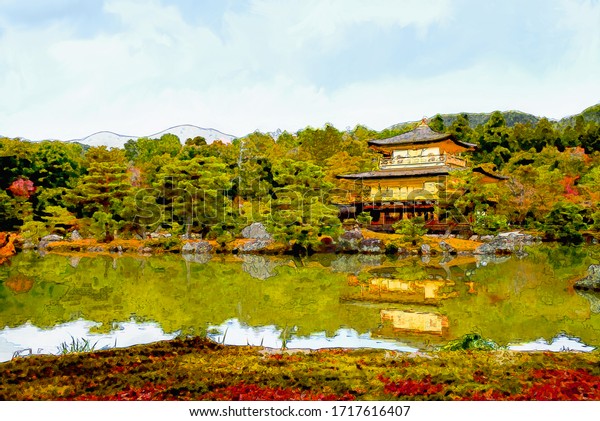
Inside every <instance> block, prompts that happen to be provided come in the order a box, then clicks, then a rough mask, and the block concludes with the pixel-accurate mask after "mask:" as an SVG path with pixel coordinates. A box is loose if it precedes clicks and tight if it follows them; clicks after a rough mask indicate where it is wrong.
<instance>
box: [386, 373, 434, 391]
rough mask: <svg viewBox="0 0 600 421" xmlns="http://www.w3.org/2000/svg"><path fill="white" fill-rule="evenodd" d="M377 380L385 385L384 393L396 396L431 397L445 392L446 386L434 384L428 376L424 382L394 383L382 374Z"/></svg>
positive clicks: (403, 381)
mask: <svg viewBox="0 0 600 421" xmlns="http://www.w3.org/2000/svg"><path fill="white" fill-rule="evenodd" d="M377 378H378V379H379V380H380V381H382V382H383V383H384V386H383V391H384V392H385V393H387V394H390V395H394V396H430V395H435V394H436V393H440V392H441V391H442V390H444V385H442V384H438V383H432V382H431V377H430V376H426V377H425V378H423V379H422V380H412V379H407V380H400V381H397V382H393V381H391V380H390V379H389V378H387V377H385V376H383V375H381V374H380V375H379V376H377Z"/></svg>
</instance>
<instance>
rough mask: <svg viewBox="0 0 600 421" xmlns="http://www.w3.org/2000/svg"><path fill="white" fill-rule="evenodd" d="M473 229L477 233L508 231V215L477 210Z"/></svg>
mask: <svg viewBox="0 0 600 421" xmlns="http://www.w3.org/2000/svg"><path fill="white" fill-rule="evenodd" d="M472 229H473V232H474V233H475V234H477V235H487V234H496V233H498V232H502V231H508V221H507V219H506V216H503V215H494V214H489V213H486V212H476V213H475V222H474V223H473V225H472Z"/></svg>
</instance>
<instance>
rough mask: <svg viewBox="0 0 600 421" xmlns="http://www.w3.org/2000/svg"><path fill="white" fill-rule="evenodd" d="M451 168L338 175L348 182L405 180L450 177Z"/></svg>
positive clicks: (441, 167)
mask: <svg viewBox="0 0 600 421" xmlns="http://www.w3.org/2000/svg"><path fill="white" fill-rule="evenodd" d="M455 169H456V168H451V167H448V166H446V165H444V166H440V167H431V168H419V169H414V170H383V171H369V172H361V173H357V174H345V175H338V176H337V178H345V179H348V180H363V179H368V178H404V177H418V176H420V175H423V176H426V175H448V173H449V172H450V171H451V170H455Z"/></svg>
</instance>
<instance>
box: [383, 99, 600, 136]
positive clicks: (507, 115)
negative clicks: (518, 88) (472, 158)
mask: <svg viewBox="0 0 600 421" xmlns="http://www.w3.org/2000/svg"><path fill="white" fill-rule="evenodd" d="M462 114H466V115H467V117H469V125H470V126H471V127H473V128H475V127H477V126H479V125H482V124H485V123H487V122H488V120H489V119H490V116H491V115H492V113H456V114H440V116H441V117H442V120H443V121H444V125H445V126H446V127H447V126H449V125H451V124H452V123H453V122H454V120H456V118H457V117H458V116H459V115H462ZM502 115H503V116H504V119H505V120H506V125H507V126H508V127H513V126H514V125H515V124H517V123H522V124H526V123H530V124H531V125H536V124H537V123H538V121H540V120H541V119H542V117H538V116H534V115H532V114H527V113H524V112H522V111H503V112H502ZM577 116H582V117H583V119H584V120H585V121H586V122H588V121H594V122H596V123H600V104H596V105H592V106H591V107H588V108H586V109H585V110H583V111H582V112H581V113H579V114H575V115H572V116H569V117H564V118H562V119H560V120H559V121H556V120H552V119H548V120H550V121H553V122H554V123H555V124H556V125H559V126H568V125H573V124H575V119H576V118H577ZM433 117H435V116H433ZM433 117H431V118H429V119H427V121H431V119H432V118H433ZM415 123H417V122H416V121H405V122H402V123H397V124H394V125H392V126H390V127H388V129H389V130H394V129H401V128H403V127H406V126H409V125H413V124H415Z"/></svg>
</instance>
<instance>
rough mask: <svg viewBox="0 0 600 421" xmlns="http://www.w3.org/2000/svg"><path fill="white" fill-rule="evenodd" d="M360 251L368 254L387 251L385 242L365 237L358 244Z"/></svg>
mask: <svg viewBox="0 0 600 421" xmlns="http://www.w3.org/2000/svg"><path fill="white" fill-rule="evenodd" d="M358 251H359V252H361V253H367V254H380V253H385V244H384V243H383V241H381V240H379V239H377V238H364V239H363V240H362V241H361V242H360V245H359V246H358Z"/></svg>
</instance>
